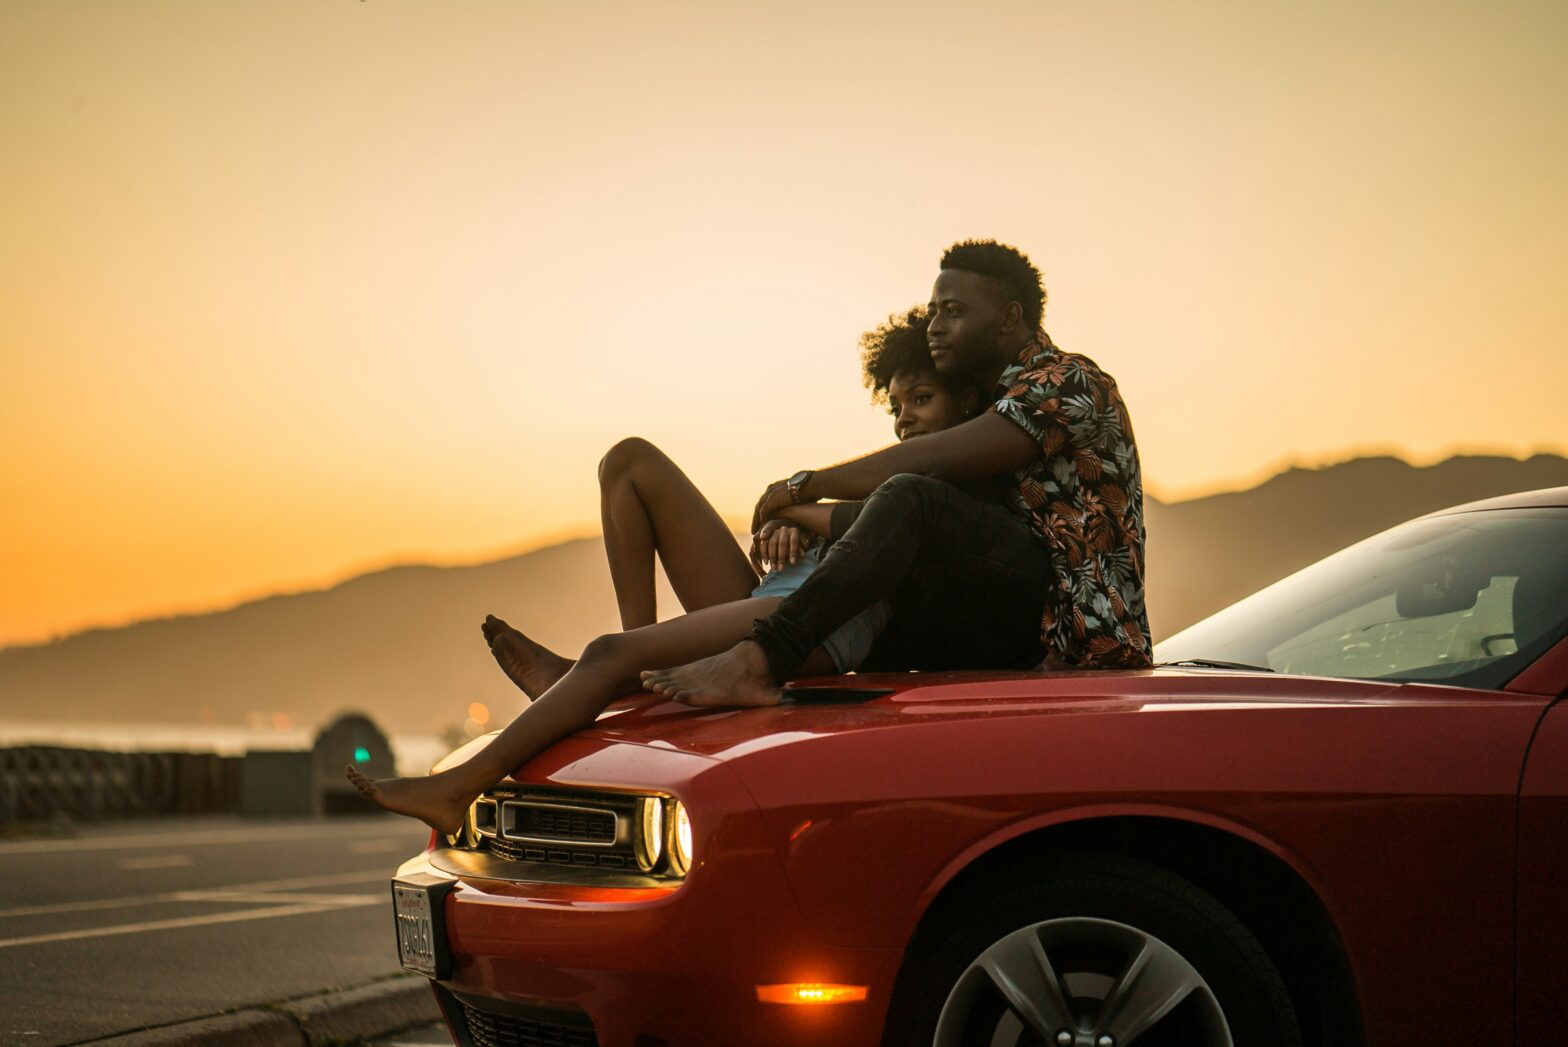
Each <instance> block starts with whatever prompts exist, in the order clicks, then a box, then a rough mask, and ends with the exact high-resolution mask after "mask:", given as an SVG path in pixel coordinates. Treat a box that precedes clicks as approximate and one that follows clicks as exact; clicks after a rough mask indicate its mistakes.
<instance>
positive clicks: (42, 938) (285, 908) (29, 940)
mask: <svg viewBox="0 0 1568 1047" xmlns="http://www.w3.org/2000/svg"><path fill="white" fill-rule="evenodd" d="M385 900H386V899H384V898H381V897H380V896H375V897H371V896H368V895H367V896H361V900H360V901H357V902H355V903H354V904H356V905H370V904H372V903H380V902H385ZM334 908H339V906H324V905H319V904H316V903H314V902H312V903H311V904H308V905H281V906H278V907H276V908H273V909H246V910H244V911H243V912H224V913H212V914H211V915H208V916H186V917H183V918H180V919H176V920H147V921H145V922H143V923H121V924H116V925H115V926H113V927H94V928H91V929H89V930H82V931H58V932H56V933H54V934H31V935H28V936H27V937H25V938H0V949H12V948H15V947H17V946H19V945H41V944H43V943H44V942H71V941H79V940H81V939H83V938H107V937H109V936H111V935H116V934H145V933H146V932H148V931H170V930H176V929H178V928H182V927H204V926H207V925H209V924H215V923H238V922H240V921H242V920H269V919H273V918H275V917H278V916H304V915H308V914H311V913H322V912H328V911H330V910H331V909H334Z"/></svg>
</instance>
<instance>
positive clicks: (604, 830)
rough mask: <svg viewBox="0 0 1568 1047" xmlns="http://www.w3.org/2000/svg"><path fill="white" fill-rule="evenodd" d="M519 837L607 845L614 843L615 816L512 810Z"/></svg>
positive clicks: (544, 809) (552, 809) (549, 809)
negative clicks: (548, 838) (514, 813)
mask: <svg viewBox="0 0 1568 1047" xmlns="http://www.w3.org/2000/svg"><path fill="white" fill-rule="evenodd" d="M513 809H514V810H516V811H517V827H516V828H515V829H514V830H513V832H515V833H517V834H518V835H521V836H549V837H552V838H554V839H557V840H576V841H580V842H584V843H598V842H603V843H609V842H610V841H611V840H614V839H615V815H613V814H611V813H610V812H609V811H568V810H562V809H560V808H558V807H516V808H513Z"/></svg>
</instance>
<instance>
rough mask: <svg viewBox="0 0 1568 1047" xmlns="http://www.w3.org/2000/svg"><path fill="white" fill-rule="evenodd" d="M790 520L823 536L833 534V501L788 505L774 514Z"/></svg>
mask: <svg viewBox="0 0 1568 1047" xmlns="http://www.w3.org/2000/svg"><path fill="white" fill-rule="evenodd" d="M774 515H775V516H777V517H778V518H779V519H781V520H788V521H789V522H790V523H792V524H794V525H795V526H796V527H804V528H805V529H806V530H808V531H810V532H812V533H813V534H816V535H820V536H821V537H823V538H831V537H832V536H833V503H832V502H812V503H809V504H805V505H787V506H785V507H784V508H783V509H780V510H779V511H778V512H777V513H775V514H774Z"/></svg>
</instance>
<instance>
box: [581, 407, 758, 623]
mask: <svg viewBox="0 0 1568 1047" xmlns="http://www.w3.org/2000/svg"><path fill="white" fill-rule="evenodd" d="M599 507H600V516H601V517H602V519H603V522H604V552H605V555H606V556H607V557H608V558H609V561H610V580H611V581H612V582H614V584H615V600H616V603H617V604H618V605H619V607H620V612H621V628H623V629H627V630H631V629H640V628H642V627H643V626H645V625H652V624H653V623H654V622H656V621H657V620H658V608H657V606H656V602H655V595H654V588H653V558H654V555H655V553H657V554H658V557H659V559H660V560H661V561H663V563H664V573H665V574H666V575H667V576H668V577H669V579H670V587H671V588H673V589H674V590H675V595H676V596H677V597H678V598H679V599H680V601H681V606H682V607H683V608H685V609H686V610H687V611H688V612H691V611H700V610H702V609H703V608H705V607H712V606H714V605H716V604H722V603H730V602H732V601H736V600H744V599H746V598H747V597H748V596H750V595H751V590H752V589H754V588H755V587H756V585H757V574H756V572H755V571H753V570H752V567H751V562H750V561H749V560H747V559H746V554H745V553H743V552H742V551H741V549H740V546H739V545H737V544H736V543H735V539H734V537H733V536H732V535H731V534H730V529H729V528H728V527H727V526H725V523H724V521H723V520H722V519H721V518H720V517H719V514H718V512H717V510H715V509H714V508H713V506H712V505H711V504H710V503H709V502H708V500H707V499H706V498H704V497H703V496H702V492H701V491H699V490H697V486H696V485H695V484H693V483H692V482H691V480H690V479H688V478H687V476H686V474H685V473H683V472H681V470H680V468H679V467H678V466H677V465H676V464H675V463H674V462H672V461H670V459H669V457H668V456H667V455H665V453H664V452H663V451H661V450H659V449H658V448H657V447H655V446H654V445H653V444H651V443H649V442H648V441H647V440H643V439H640V438H637V437H632V438H631V439H628V440H622V441H621V442H620V443H618V444H616V445H615V446H614V447H612V448H610V450H609V453H608V454H606V455H605V456H604V460H603V461H601V462H600V463H599Z"/></svg>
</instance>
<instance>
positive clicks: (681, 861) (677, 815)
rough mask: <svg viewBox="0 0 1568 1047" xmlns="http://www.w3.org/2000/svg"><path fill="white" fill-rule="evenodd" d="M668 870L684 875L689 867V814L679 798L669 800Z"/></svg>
mask: <svg viewBox="0 0 1568 1047" xmlns="http://www.w3.org/2000/svg"><path fill="white" fill-rule="evenodd" d="M670 814H671V816H670V871H671V872H673V873H675V875H677V876H685V875H686V871H687V870H688V869H690V868H691V815H690V814H688V813H687V811H686V805H685V804H683V803H681V802H680V801H679V800H671V801H670Z"/></svg>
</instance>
